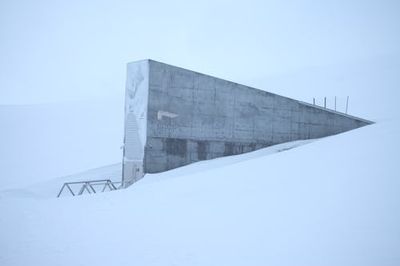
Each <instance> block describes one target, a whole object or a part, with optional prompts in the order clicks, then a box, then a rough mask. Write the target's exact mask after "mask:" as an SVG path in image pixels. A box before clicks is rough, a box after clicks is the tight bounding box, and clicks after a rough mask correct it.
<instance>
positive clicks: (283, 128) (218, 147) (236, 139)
mask: <svg viewBox="0 0 400 266" xmlns="http://www.w3.org/2000/svg"><path fill="white" fill-rule="evenodd" d="M146 62H147V64H148V80H149V81H148V96H147V97H148V99H146V100H145V101H147V113H146V119H147V131H146V136H147V137H146V144H145V147H144V161H143V167H144V172H146V173H154V172H161V171H165V170H168V169H172V168H176V167H179V166H183V165H186V164H189V163H192V162H196V161H199V160H207V159H212V158H216V157H221V156H227V155H234V154H240V153H244V152H249V151H254V150H257V149H260V148H263V147H267V146H270V145H274V144H278V143H282V142H287V141H293V140H300V139H311V138H319V137H324V136H329V135H333V134H337V133H340V132H344V131H348V130H351V129H355V128H358V127H361V126H365V125H367V124H369V123H370V122H369V121H366V120H363V119H360V118H356V117H351V116H348V115H344V114H341V113H337V112H333V111H329V110H326V109H323V108H320V107H317V106H313V105H310V104H306V103H302V102H299V101H296V100H293V99H289V98H286V97H282V96H279V95H276V94H272V93H268V92H265V91H261V90H257V89H254V88H250V87H247V86H244V85H240V84H237V83H233V82H229V81H226V80H222V79H219V78H215V77H211V76H207V75H204V74H200V73H197V72H193V71H190V70H186V69H182V68H178V67H174V66H170V65H167V64H163V63H159V62H155V61H152V60H148V61H146ZM128 79H129V77H128ZM126 148H127V149H129V148H131V147H126Z"/></svg>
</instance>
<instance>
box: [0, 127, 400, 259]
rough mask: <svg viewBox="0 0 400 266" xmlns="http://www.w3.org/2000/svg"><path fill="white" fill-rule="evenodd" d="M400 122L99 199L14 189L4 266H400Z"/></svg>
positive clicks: (156, 180) (233, 160) (175, 174)
mask: <svg viewBox="0 0 400 266" xmlns="http://www.w3.org/2000/svg"><path fill="white" fill-rule="evenodd" d="M397 124H398V121H386V122H381V123H378V124H374V125H371V126H368V127H364V128H361V129H358V130H354V131H350V132H347V133H344V134H340V135H337V136H332V137H328V138H324V139H320V140H318V141H314V142H311V143H309V144H307V145H302V146H299V147H297V148H295V149H290V150H285V151H283V152H278V153H272V152H271V150H270V151H269V152H268V151H265V150H264V151H259V152H256V153H253V154H248V155H246V156H249V157H248V158H241V159H240V160H239V159H237V158H238V157H228V158H223V159H221V160H222V161H221V160H219V161H218V160H217V161H213V162H211V163H210V164H208V165H207V166H206V165H201V164H202V163H200V164H194V165H189V166H186V167H184V168H181V169H176V170H173V171H169V172H165V173H161V174H154V175H148V176H146V178H144V179H142V180H141V181H139V182H138V183H137V184H135V185H133V186H131V187H130V188H128V189H126V190H121V191H117V192H110V193H102V194H98V195H95V196H81V197H75V198H72V197H64V198H59V199H57V198H51V197H37V196H36V194H34V195H31V196H30V195H28V194H25V195H23V196H22V197H21V196H16V194H14V195H13V196H11V195H10V194H9V193H7V192H4V191H3V192H1V193H0V213H1V216H0V236H1V237H0V250H1V252H0V265H98V266H99V265H380V266H381V265H399V264H400V226H399V224H400V196H399V191H400V178H399V174H398V172H399V171H398V151H399V149H400V143H399V140H398V136H399V133H400V129H399V127H398V126H397ZM296 146H297V144H296ZM277 150H282V149H275V151H277ZM203 167H206V168H207V170H205V171H198V170H200V169H201V168H203ZM203 170H204V169H203ZM48 184H49V183H48ZM15 189H16V188H15ZM20 189H21V191H23V190H24V189H25V188H24V187H20Z"/></svg>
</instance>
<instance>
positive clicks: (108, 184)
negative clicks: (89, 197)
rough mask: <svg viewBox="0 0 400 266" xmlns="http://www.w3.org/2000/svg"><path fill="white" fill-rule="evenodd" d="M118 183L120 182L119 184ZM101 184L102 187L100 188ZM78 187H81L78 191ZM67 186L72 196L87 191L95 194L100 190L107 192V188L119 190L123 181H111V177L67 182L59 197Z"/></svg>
mask: <svg viewBox="0 0 400 266" xmlns="http://www.w3.org/2000/svg"><path fill="white" fill-rule="evenodd" d="M117 184H119V186H118V185H117ZM80 185H82V186H80ZM99 186H100V188H102V189H98V188H99ZM76 187H78V188H79V190H78V191H76ZM65 188H67V189H68V191H69V192H70V194H71V195H72V196H79V195H82V194H83V193H85V191H86V192H87V193H89V194H95V193H98V192H105V191H106V190H107V188H108V190H109V191H113V190H117V189H120V188H122V182H116V181H111V180H110V179H103V180H91V181H77V182H66V183H64V185H63V186H62V187H61V189H60V192H59V193H58V195H57V198H59V197H60V196H61V194H62V193H63V191H64V189H65ZM96 188H97V189H96Z"/></svg>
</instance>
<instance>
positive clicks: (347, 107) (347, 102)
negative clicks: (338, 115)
mask: <svg viewBox="0 0 400 266" xmlns="http://www.w3.org/2000/svg"><path fill="white" fill-rule="evenodd" d="M348 110H349V96H347V100H346V114H347V111H348Z"/></svg>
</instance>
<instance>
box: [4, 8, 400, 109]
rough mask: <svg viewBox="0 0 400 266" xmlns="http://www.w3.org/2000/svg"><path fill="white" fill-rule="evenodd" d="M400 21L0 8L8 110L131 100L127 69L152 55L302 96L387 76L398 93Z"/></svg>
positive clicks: (394, 14)
mask: <svg viewBox="0 0 400 266" xmlns="http://www.w3.org/2000/svg"><path fill="white" fill-rule="evenodd" d="M399 14H400V1H382V0H379V1H349V0H346V1H341V0H334V1H265V0H263V1H236V2H234V1H214V0H213V1H173V0H172V1H171V0H169V1H120V0H113V1H81V0H79V1H76V0H69V1H54V0H49V1H40V0H37V1H27V0H22V1H21V0H12V1H11V0H9V1H5V0H1V1H0V38H1V41H0V58H1V60H0V104H31V103H46V102H61V101H62V102H65V101H67V102H68V101H81V100H88V99H110V98H115V99H119V98H121V99H122V97H123V90H124V84H125V74H126V69H125V68H126V63H127V62H129V61H135V60H140V59H145V58H152V59H154V60H159V61H162V62H165V63H169V64H173V65H178V66H181V67H185V68H189V69H192V70H196V71H199V72H203V73H207V74H211V75H215V76H218V77H221V78H226V79H229V80H232V81H235V82H239V83H244V84H247V85H252V86H256V87H261V88H262V89H265V90H270V91H272V92H277V93H281V94H284V95H285V96H289V97H298V98H307V97H313V96H318V97H319V96H321V97H322V96H323V95H325V94H329V95H328V96H332V95H334V94H335V95H336V94H339V95H338V96H341V97H345V96H346V95H348V94H351V95H352V97H361V96H359V95H357V94H361V93H362V90H361V88H360V86H361V85H362V86H364V85H365V84H362V82H361V84H360V83H357V82H356V83H355V84H354V81H350V78H349V77H346V75H348V76H350V75H352V76H354V75H353V74H355V75H358V80H359V81H360V80H361V77H362V76H370V74H369V73H375V74H376V73H377V72H380V69H382V68H386V69H389V70H387V71H386V72H384V73H383V72H382V73H383V74H382V75H379V77H376V78H375V79H374V81H375V82H377V83H382V82H384V80H385V79H386V80H387V78H388V77H387V76H390V77H389V79H390V80H391V82H390V84H389V87H392V89H391V93H393V92H394V91H397V90H398V89H399V88H398V85H399V82H398V81H399V80H398V79H396V76H397V70H398V69H399V68H398V63H396V62H398V61H399V60H398V59H399V58H400V52H399V51H400V49H399V47H400V16H399ZM360 66H366V67H365V68H367V69H368V70H365V68H364V70H363V71H364V72H363V71H362V73H358V74H357V73H352V72H357V71H358V70H357V69H358V68H359V67H360ZM374 66H375V68H374ZM371 68H373V69H371ZM393 68H395V69H396V71H393ZM347 69H348V70H349V71H347ZM388 71H389V72H388ZM390 71H392V72H390ZM331 72H332V73H333V72H335V74H331ZM338 72H339V74H337V73H338ZM316 73H317V74H318V77H316V79H315V80H317V82H314V79H313V78H312V77H313V76H315V75H316ZM388 73H389V74H388ZM332 75H336V76H332ZM337 76H339V77H337ZM337 79H340V82H339V83H335V82H333V83H332V82H329V81H335V80H337ZM346 80H347V81H346ZM326 83H329V84H330V85H329V84H326ZM349 83H352V84H349ZM364 83H368V84H370V83H371V82H370V81H368V82H364ZM296 84H299V85H298V88H299V89H302V92H299V90H297V87H296ZM332 84H334V85H332ZM354 86H356V87H358V88H357V89H358V91H357V92H356V93H355V92H347V91H346V90H347V89H346V88H350V87H352V88H353V87H354ZM333 87H335V88H337V87H343V88H345V89H344V90H339V89H338V90H333ZM307 88H312V89H310V91H307ZM329 88H331V89H332V90H331V91H329V90H328V89H329ZM370 90H371V91H370V92H369V94H373V93H372V90H377V87H374V88H371V89H370ZM364 92H365V91H364ZM372 96H374V95H372ZM396 96H398V95H396ZM371 98H375V97H371ZM390 98H393V97H390ZM364 101H366V100H365V99H364Z"/></svg>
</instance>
